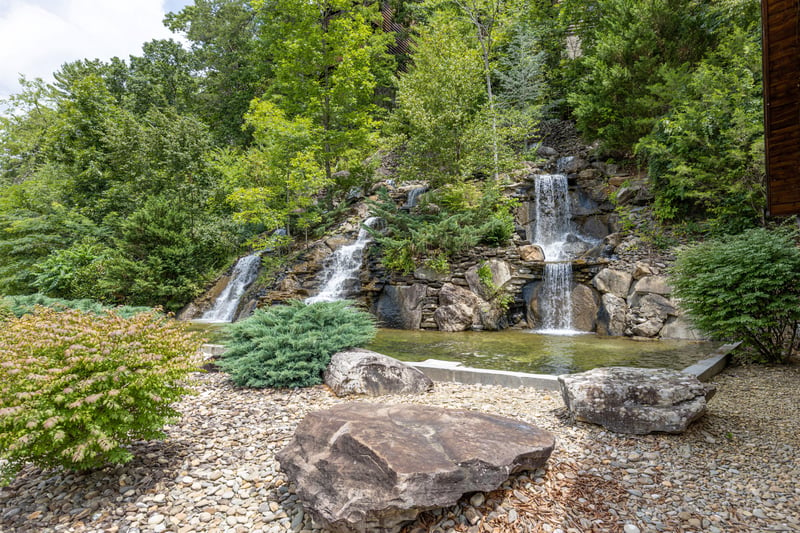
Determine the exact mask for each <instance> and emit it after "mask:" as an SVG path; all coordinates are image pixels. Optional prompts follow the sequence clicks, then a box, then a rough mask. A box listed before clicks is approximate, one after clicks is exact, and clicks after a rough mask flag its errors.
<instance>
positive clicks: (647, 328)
mask: <svg viewBox="0 0 800 533" xmlns="http://www.w3.org/2000/svg"><path fill="white" fill-rule="evenodd" d="M662 327H664V320H662V319H660V318H657V317H653V318H648V319H647V320H645V321H644V322H641V323H639V324H634V325H633V326H632V327H631V331H632V332H633V334H634V335H636V336H637V337H650V338H652V337H657V336H658V332H659V331H661V328H662Z"/></svg>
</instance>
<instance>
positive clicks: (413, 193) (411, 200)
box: [403, 187, 428, 209]
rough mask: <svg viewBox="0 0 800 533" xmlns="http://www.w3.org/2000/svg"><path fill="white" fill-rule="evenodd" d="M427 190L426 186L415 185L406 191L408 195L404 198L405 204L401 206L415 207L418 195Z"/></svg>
mask: <svg viewBox="0 0 800 533" xmlns="http://www.w3.org/2000/svg"><path fill="white" fill-rule="evenodd" d="M427 190H428V188H427V187H415V188H413V189H411V190H410V191H408V197H407V198H406V205H404V206H403V207H405V208H406V209H411V208H412V207H416V205H417V202H418V201H419V197H420V196H421V195H422V193H424V192H425V191H427Z"/></svg>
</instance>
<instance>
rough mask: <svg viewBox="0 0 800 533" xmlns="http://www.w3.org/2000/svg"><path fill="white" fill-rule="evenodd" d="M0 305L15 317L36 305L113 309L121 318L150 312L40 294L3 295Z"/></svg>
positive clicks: (99, 310) (97, 311)
mask: <svg viewBox="0 0 800 533" xmlns="http://www.w3.org/2000/svg"><path fill="white" fill-rule="evenodd" d="M0 306H2V307H4V308H5V309H7V310H8V311H9V312H11V313H12V314H13V315H14V316H16V317H18V318H19V317H21V316H22V315H27V314H30V313H33V311H34V310H35V309H36V306H42V307H50V308H53V309H55V310H57V311H66V310H67V309H76V310H78V311H83V312H84V313H92V314H95V315H100V314H103V313H105V312H106V311H109V310H111V309H113V310H114V312H115V313H116V314H118V315H119V316H121V317H122V318H130V317H132V316H134V315H137V314H139V313H146V312H151V311H152V309H151V308H150V307H132V306H129V305H124V306H121V307H113V308H112V307H107V306H104V305H103V304H101V303H98V302H96V301H94V300H89V299H81V300H63V299H61V298H49V297H47V296H44V295H42V294H28V295H25V296H5V297H1V298H0Z"/></svg>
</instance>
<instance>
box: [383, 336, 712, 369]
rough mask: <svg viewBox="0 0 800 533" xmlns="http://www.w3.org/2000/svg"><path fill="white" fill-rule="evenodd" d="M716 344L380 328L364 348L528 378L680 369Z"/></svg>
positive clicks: (708, 351)
mask: <svg viewBox="0 0 800 533" xmlns="http://www.w3.org/2000/svg"><path fill="white" fill-rule="evenodd" d="M718 346H719V343H709V342H690V341H665V340H660V341H637V340H633V339H627V338H624V337H599V336H597V335H594V334H584V335H571V336H557V335H542V334H537V333H532V332H530V331H523V330H505V331H492V332H481V331H464V332H459V333H445V332H441V331H421V330H399V329H382V330H380V331H378V334H377V335H376V337H375V340H374V341H373V342H372V343H371V344H370V345H369V346H367V348H369V349H370V350H374V351H376V352H379V353H382V354H385V355H388V356H390V357H394V358H395V359H400V360H401V361H424V360H426V359H441V360H445V361H458V362H460V363H462V364H463V365H464V366H469V367H473V368H489V369H495V370H511V371H515V372H527V373H531V374H553V375H555V374H566V373H571V372H583V371H586V370H591V369H592V368H596V367H600V366H636V367H644V368H656V367H663V368H672V369H675V370H681V369H683V368H686V367H687V366H690V365H692V364H694V363H696V362H697V361H699V360H700V359H704V358H705V357H707V356H708V354H710V353H711V352H712V351H714V350H715V349H716V348H717V347H718Z"/></svg>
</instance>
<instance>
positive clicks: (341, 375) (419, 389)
mask: <svg viewBox="0 0 800 533" xmlns="http://www.w3.org/2000/svg"><path fill="white" fill-rule="evenodd" d="M325 384H326V385H327V386H329V387H330V388H331V389H332V390H333V392H334V393H335V394H336V396H349V395H351V394H366V395H368V396H381V395H384V394H419V393H423V392H427V391H429V390H431V389H432V388H433V381H431V380H430V378H429V377H428V376H426V375H425V374H423V373H422V372H421V371H419V370H417V369H416V368H414V367H412V366H409V365H406V364H405V363H402V362H400V361H398V360H397V359H393V358H391V357H388V356H386V355H383V354H380V353H377V352H373V351H370V350H363V349H359V348H355V349H352V350H348V351H345V352H339V353H336V354H334V355H333V357H331V362H330V364H329V365H328V368H327V369H326V370H325Z"/></svg>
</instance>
